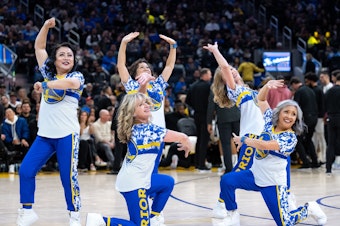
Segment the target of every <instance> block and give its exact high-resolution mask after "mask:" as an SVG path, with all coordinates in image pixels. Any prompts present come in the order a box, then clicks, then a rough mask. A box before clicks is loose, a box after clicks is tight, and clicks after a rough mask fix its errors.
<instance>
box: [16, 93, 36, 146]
mask: <svg viewBox="0 0 340 226" xmlns="http://www.w3.org/2000/svg"><path fill="white" fill-rule="evenodd" d="M20 116H21V117H23V118H24V119H26V122H27V124H28V123H29V122H30V121H31V120H34V119H35V118H36V115H35V114H33V113H32V112H31V104H30V102H29V99H28V98H27V99H24V100H23V102H22V105H21V114H20ZM32 142H33V141H32Z"/></svg>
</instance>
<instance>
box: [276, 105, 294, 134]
mask: <svg viewBox="0 0 340 226" xmlns="http://www.w3.org/2000/svg"><path fill="white" fill-rule="evenodd" d="M297 114H298V112H297V109H296V107H295V106H292V105H288V106H286V107H284V108H282V110H281V111H280V113H279V120H278V123H277V129H278V130H280V131H285V130H289V129H292V127H293V125H294V123H295V122H296V119H297Z"/></svg>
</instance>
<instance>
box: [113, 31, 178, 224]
mask: <svg viewBox="0 0 340 226" xmlns="http://www.w3.org/2000/svg"><path fill="white" fill-rule="evenodd" d="M138 36H139V32H131V33H129V34H127V35H126V36H124V37H123V39H122V41H121V44H120V47H119V51H118V60H117V69H118V72H119V76H120V79H121V81H122V83H123V85H124V88H125V91H126V92H127V93H128V94H131V93H135V92H142V93H145V94H147V95H148V96H149V97H150V98H151V100H152V102H153V107H152V109H151V114H152V123H154V124H156V125H158V126H161V127H164V128H165V115H164V97H165V94H166V92H165V89H166V87H167V86H168V84H167V81H168V80H169V78H170V76H171V74H172V71H173V69H174V66H175V62H176V48H177V43H176V41H175V40H173V39H172V38H169V37H167V36H165V35H159V37H160V38H161V39H163V40H164V41H166V42H167V43H169V45H170V50H169V56H168V58H167V61H166V64H165V67H164V69H163V71H162V73H161V74H160V75H159V76H158V77H157V78H156V77H154V73H153V71H152V68H151V65H150V64H149V63H148V62H147V61H146V60H145V59H143V58H141V59H138V60H136V61H135V62H133V63H132V64H131V65H130V66H129V67H127V66H126V47H127V45H128V43H129V42H131V41H132V40H134V39H135V38H137V37H138ZM163 149H164V146H163V147H161V150H163ZM161 157H162V153H161V152H160V153H159V155H158V156H157V158H156V160H155V163H156V164H155V168H154V171H153V173H158V166H159V163H160V160H161ZM163 177H169V176H167V175H163ZM168 180H170V178H168ZM164 181H166V179H165V180H164ZM164 186H167V187H168V189H170V187H171V186H172V188H171V189H173V186H174V184H172V183H168V184H166V183H164ZM153 196H154V195H153V194H150V198H153ZM152 211H153V213H155V214H156V216H157V219H159V221H160V222H163V221H164V217H163V214H162V213H157V212H155V211H154V210H152Z"/></svg>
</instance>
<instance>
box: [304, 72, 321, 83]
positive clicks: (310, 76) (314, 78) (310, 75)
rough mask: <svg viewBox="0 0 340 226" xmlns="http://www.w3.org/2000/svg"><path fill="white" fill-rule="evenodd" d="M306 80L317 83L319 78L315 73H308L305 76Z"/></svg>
mask: <svg viewBox="0 0 340 226" xmlns="http://www.w3.org/2000/svg"><path fill="white" fill-rule="evenodd" d="M305 79H308V80H310V81H313V82H317V81H318V80H319V78H318V76H317V75H316V74H315V73H314V72H308V73H307V74H306V75H305Z"/></svg>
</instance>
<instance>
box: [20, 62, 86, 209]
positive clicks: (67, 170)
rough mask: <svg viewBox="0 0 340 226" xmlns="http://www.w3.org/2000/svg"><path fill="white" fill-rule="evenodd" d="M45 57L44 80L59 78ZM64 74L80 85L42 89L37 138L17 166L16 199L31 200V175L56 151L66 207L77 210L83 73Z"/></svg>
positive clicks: (33, 186)
mask: <svg viewBox="0 0 340 226" xmlns="http://www.w3.org/2000/svg"><path fill="white" fill-rule="evenodd" d="M48 60H49V59H47V61H46V62H45V63H44V64H43V66H42V67H41V68H39V70H40V72H41V74H42V75H43V77H44V80H45V81H52V80H57V79H59V78H58V77H57V76H55V75H53V74H52V73H51V72H49V68H48V67H47V65H46V63H47V62H48ZM65 78H76V79H78V80H79V82H80V87H79V89H67V90H57V89H45V90H44V91H43V93H42V99H41V105H40V109H39V118H38V128H39V129H38V134H37V138H36V139H35V141H34V143H33V144H32V146H31V148H30V150H29V151H28V153H27V154H26V156H25V158H24V160H23V162H22V164H21V167H20V172H19V174H20V202H21V203H34V191H35V176H36V174H37V173H38V171H39V170H40V169H41V167H42V166H43V165H44V164H45V163H46V161H47V160H48V159H49V158H50V157H51V156H52V155H53V154H54V153H56V155H57V159H58V165H59V170H60V177H61V180H62V184H63V187H64V192H65V198H66V202H67V209H68V210H70V211H78V210H79V209H80V207H81V203H80V196H79V184H78V173H77V164H78V151H79V133H80V126H79V122H78V117H77V109H78V102H79V99H80V97H81V94H82V90H83V87H84V77H83V74H82V73H81V72H78V71H74V72H70V73H68V74H67V75H66V77H65ZM70 163H71V164H70Z"/></svg>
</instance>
